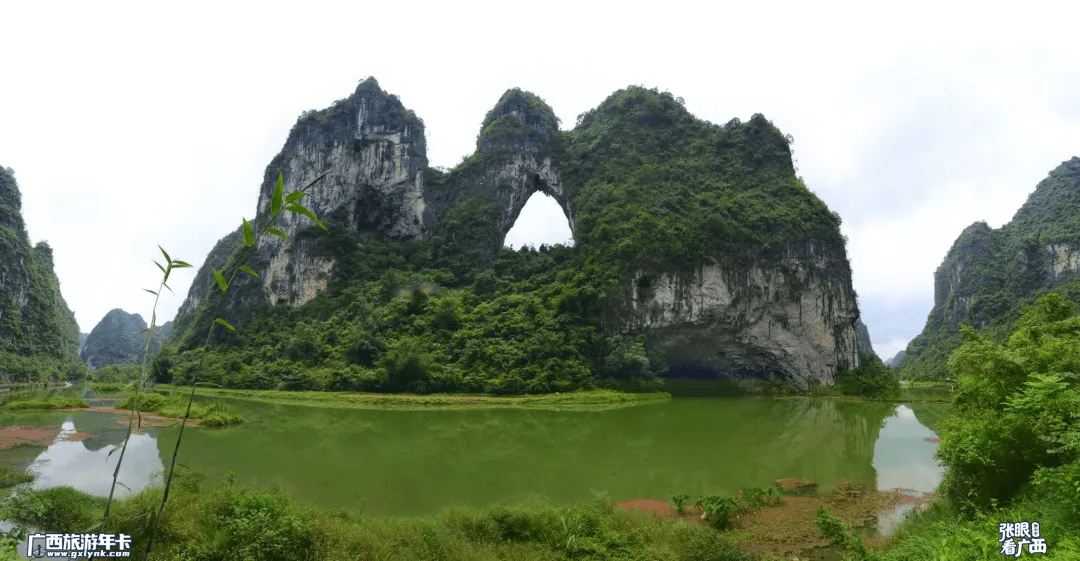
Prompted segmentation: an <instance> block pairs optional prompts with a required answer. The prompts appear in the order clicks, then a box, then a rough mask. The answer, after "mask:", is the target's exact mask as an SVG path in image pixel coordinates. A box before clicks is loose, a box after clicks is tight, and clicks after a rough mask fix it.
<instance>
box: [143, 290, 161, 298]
mask: <svg viewBox="0 0 1080 561" xmlns="http://www.w3.org/2000/svg"><path fill="white" fill-rule="evenodd" d="M143 290H145V291H147V292H149V293H150V294H153V295H154V296H157V295H158V293H157V292H154V291H153V290H150V289H149V288H144V289H143Z"/></svg>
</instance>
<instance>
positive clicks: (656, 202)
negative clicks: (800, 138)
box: [559, 88, 846, 278]
mask: <svg viewBox="0 0 1080 561" xmlns="http://www.w3.org/2000/svg"><path fill="white" fill-rule="evenodd" d="M563 140H564V145H565V148H564V150H563V151H562V153H561V154H560V157H559V167H560V170H561V171H562V173H563V179H564V180H565V183H566V185H567V186H568V188H570V189H574V190H576V191H577V195H578V196H577V197H576V200H577V201H578V208H577V212H578V218H577V221H576V223H577V228H576V230H575V242H576V244H577V245H579V246H580V247H581V248H582V253H583V257H584V260H585V262H586V264H588V265H592V266H594V267H595V268H596V269H597V272H599V273H602V274H604V276H605V277H608V278H611V277H613V276H621V275H623V274H626V273H628V272H630V271H635V270H636V271H642V270H646V271H647V270H658V269H666V270H693V269H694V268H696V267H697V266H699V265H702V264H704V263H707V262H710V261H717V260H718V261H735V262H742V263H748V262H751V261H755V260H760V259H779V258H781V257H784V256H785V255H790V254H792V253H802V251H803V249H804V247H806V246H807V245H808V244H813V243H815V242H816V243H817V245H818V246H819V248H821V249H822V250H823V253H825V252H830V251H831V252H836V251H839V252H840V254H841V255H842V250H843V247H844V242H843V239H842V237H841V235H840V231H839V223H840V220H839V217H838V216H837V215H835V214H834V213H831V212H829V209H828V208H827V207H826V206H825V204H824V203H823V202H822V201H821V200H820V199H818V198H817V197H816V196H815V195H814V194H813V193H811V192H810V191H809V190H808V189H807V188H806V186H805V185H804V184H803V183H802V181H800V180H799V179H798V178H796V177H795V172H794V168H793V166H792V162H791V151H790V148H789V143H790V139H789V138H785V137H784V135H782V134H781V133H780V131H779V130H777V129H776V127H774V126H773V125H772V124H771V123H770V122H769V121H767V120H766V119H765V117H763V116H761V115H760V114H759V115H754V116H753V117H752V118H751V119H750V121H748V122H746V123H741V122H740V121H739V120H738V119H733V120H732V121H730V122H729V123H727V124H726V125H724V126H718V125H713V124H710V123H707V122H704V121H700V120H698V119H696V118H694V117H693V116H692V115H691V114H690V113H689V112H688V111H686V109H685V108H684V107H683V106H682V105H681V104H680V103H679V102H678V101H677V100H676V99H674V98H673V97H672V96H671V94H669V93H667V92H665V93H658V92H657V91H656V90H647V89H644V88H628V89H625V90H620V91H618V92H616V93H615V94H613V95H612V96H611V97H609V98H608V99H607V100H605V101H604V102H603V103H602V104H601V105H600V106H599V107H597V108H596V109H593V110H591V111H588V112H586V113H584V114H583V115H581V116H580V117H579V119H578V126H577V127H576V128H574V129H573V130H572V131H570V132H568V133H565V134H564V139H563ZM845 265H846V260H845Z"/></svg>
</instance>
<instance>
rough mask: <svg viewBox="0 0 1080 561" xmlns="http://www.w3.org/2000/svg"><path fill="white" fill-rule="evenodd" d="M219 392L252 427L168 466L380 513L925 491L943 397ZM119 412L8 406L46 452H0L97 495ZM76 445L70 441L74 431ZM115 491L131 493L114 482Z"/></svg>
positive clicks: (142, 444) (165, 435)
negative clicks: (584, 408) (451, 403)
mask: <svg viewBox="0 0 1080 561" xmlns="http://www.w3.org/2000/svg"><path fill="white" fill-rule="evenodd" d="M222 401H226V402H227V403H228V405H229V406H230V407H232V408H233V410H235V411H236V412H238V413H240V414H241V415H243V416H245V417H246V418H248V419H250V422H249V423H247V424H245V425H241V426H237V427H232V428H228V429H205V428H196V429H188V430H186V431H185V434H184V441H183V445H182V447H181V451H180V457H179V460H178V462H179V463H180V464H183V465H185V466H187V467H190V468H192V469H195V470H197V471H199V472H202V473H204V474H205V475H206V478H207V479H206V481H205V483H204V484H206V485H213V484H216V483H217V482H219V481H222V480H223V479H224V478H225V477H226V476H227V475H228V473H229V472H235V473H236V481H237V482H240V483H246V484H249V485H251V486H253V487H256V488H259V489H264V490H271V489H274V488H278V487H280V488H281V489H283V490H284V491H285V492H287V493H289V494H290V495H292V496H293V497H295V498H296V499H298V500H300V501H302V502H308V503H311V504H315V505H318V506H323V507H344V508H348V509H363V512H365V513H368V514H374V515H419V514H430V513H435V512H438V511H439V510H441V509H443V508H445V507H448V506H473V507H482V506H486V505H490V504H493V503H513V502H517V501H522V500H526V499H528V498H530V497H532V496H535V495H539V496H542V497H545V498H547V499H548V500H551V501H554V502H565V503H571V502H583V501H589V500H591V499H592V497H593V491H598V492H605V493H607V495H608V496H609V497H610V498H612V499H615V500H626V499H632V498H657V499H662V500H668V499H670V497H672V496H673V495H676V494H679V493H686V494H688V495H690V496H692V497H699V496H703V495H712V494H718V495H727V494H733V493H735V492H736V491H737V490H738V489H739V488H740V487H766V488H767V487H770V486H772V484H773V481H774V480H775V479H777V478H781V477H796V478H805V479H811V480H814V481H816V482H818V483H819V484H820V486H821V489H822V490H823V491H826V492H827V491H829V490H830V489H831V488H834V487H835V486H836V485H838V484H839V483H840V482H842V481H845V480H846V481H852V482H856V483H862V484H866V485H870V486H872V487H876V488H878V489H892V488H902V489H907V490H908V492H909V493H912V494H921V493H923V492H929V491H933V490H935V488H936V487H937V485H938V483H939V482H940V481H941V476H942V473H943V470H942V468H941V467H939V466H938V464H937V462H936V461H935V460H934V458H933V454H934V451H935V450H936V449H937V446H938V445H937V443H936V442H935V440H936V439H935V438H934V437H935V434H934V432H933V430H932V429H933V428H934V427H935V426H936V425H937V423H939V422H940V421H941V420H942V419H944V418H945V417H947V415H948V409H949V405H948V404H945V403H919V402H908V403H869V402H851V401H843V400H835V399H825V398H822V399H814V398H788V399H771V398H764V397H708V398H675V399H672V400H670V401H666V402H660V403H654V404H649V405H639V406H633V407H627V408H623V409H616V410H609V411H592V412H570V411H537V410H521V409H486V410H473V411H468V410H466V411H381V410H358V409H328V408H318V407H305V406H296V405H278V404H268V403H261V402H254V401H246V400H241V399H228V400H222ZM121 419H126V417H121V416H118V415H112V414H108V413H95V412H75V413H64V412H55V413H15V412H11V413H4V414H3V415H2V416H0V426H10V425H20V426H37V427H52V428H54V429H55V431H56V435H57V437H56V441H55V442H54V443H53V444H52V445H50V446H48V447H42V446H18V447H15V448H10V449H7V450H0V464H7V465H23V466H26V469H27V470H28V473H31V474H33V475H34V476H35V478H36V479H35V481H34V483H33V485H34V486H35V487H39V488H42V487H50V486H57V485H69V486H72V487H75V488H77V489H80V490H83V491H86V492H90V493H94V494H98V495H107V494H108V490H109V484H110V481H111V477H112V472H113V469H114V468H115V465H116V460H117V458H118V457H119V454H118V453H114V454H112V455H109V451H110V449H111V447H112V445H115V444H119V443H120V442H121V440H122V439H123V434H124V427H123V426H122V425H121V424H120V423H119V422H118V421H119V420H121ZM76 431H77V432H80V433H88V434H89V436H88V437H87V438H85V439H84V440H74V439H70V437H69V435H71V434H72V433H75V432H76ZM177 432H178V431H177V428H176V427H170V428H149V429H146V430H145V433H144V434H138V435H134V436H133V437H132V443H131V445H130V446H129V448H128V449H127V451H126V454H125V458H124V465H123V466H122V469H121V472H120V481H121V483H123V484H124V485H126V486H127V488H128V489H131V490H135V491H137V490H139V489H142V488H144V487H146V486H147V485H150V484H152V483H154V482H160V473H161V471H162V469H163V466H164V465H165V463H167V462H168V458H169V455H170V454H171V452H172V449H173V446H174V445H175V443H176V436H177ZM117 492H118V494H119V495H120V496H124V495H126V494H128V493H129V492H130V491H128V490H126V489H124V488H122V487H118V488H117Z"/></svg>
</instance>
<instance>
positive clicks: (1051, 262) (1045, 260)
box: [894, 157, 1080, 379]
mask: <svg viewBox="0 0 1080 561" xmlns="http://www.w3.org/2000/svg"><path fill="white" fill-rule="evenodd" d="M1078 253H1080V158H1077V157H1074V158H1072V159H1071V160H1069V161H1067V162H1064V163H1062V165H1061V166H1059V167H1058V168H1056V169H1055V170H1053V171H1052V172H1050V175H1049V176H1048V177H1047V178H1046V179H1044V180H1043V181H1041V182H1040V183H1039V184H1038V186H1037V187H1036V188H1035V191H1034V192H1033V193H1032V194H1031V195H1030V196H1029V197H1028V200H1027V202H1026V203H1024V205H1023V206H1021V207H1020V209H1019V210H1018V211H1017V213H1016V215H1015V216H1014V217H1013V219H1012V221H1010V222H1009V223H1008V224H1006V225H1004V226H1002V227H1001V228H1000V229H998V230H994V229H992V228H990V227H989V226H988V225H987V224H986V223H985V222H976V223H975V224H972V225H971V226H969V227H967V228H966V229H965V230H964V231H963V232H962V233H961V234H960V236H959V237H958V238H957V240H956V242H955V243H954V244H953V246H952V248H951V249H950V250H949V252H948V254H947V255H946V257H945V260H944V261H943V262H942V264H941V266H940V267H938V270H937V272H936V273H935V274H934V308H933V309H932V310H931V312H930V315H929V316H928V317H927V320H926V327H925V328H924V329H923V331H922V333H921V334H919V336H918V337H916V338H915V339H913V340H912V341H911V343H909V345H908V348H907V352H906V353H905V355H904V358H903V360H902V361H901V362H900V364H899V371H900V375H901V376H902V377H905V378H911V379H941V378H944V377H946V376H947V368H946V363H947V361H948V358H949V355H950V353H952V352H953V351H954V350H956V349H957V348H959V347H960V345H961V343H962V336H961V334H960V331H959V329H960V326H961V325H965V324H966V325H970V326H972V327H974V328H976V329H978V330H980V332H982V333H983V334H985V335H988V336H990V337H993V338H996V339H999V340H1002V339H1004V338H1005V337H1007V336H1008V334H1010V333H1012V331H1013V330H1014V329H1015V327H1016V321H1017V320H1018V319H1019V318H1020V315H1021V313H1022V312H1021V311H1022V310H1023V309H1025V308H1026V307H1027V306H1030V305H1031V304H1032V302H1033V301H1034V300H1035V299H1036V298H1038V297H1039V296H1041V295H1043V294H1046V293H1048V292H1053V293H1056V294H1059V295H1061V296H1062V297H1064V298H1066V299H1068V300H1071V301H1074V302H1080V279H1078V278H1077V276H1076V275H1077V272H1078V269H1077V267H1076V265H1075V263H1076V260H1077V255H1078ZM894 366H897V365H894Z"/></svg>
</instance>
